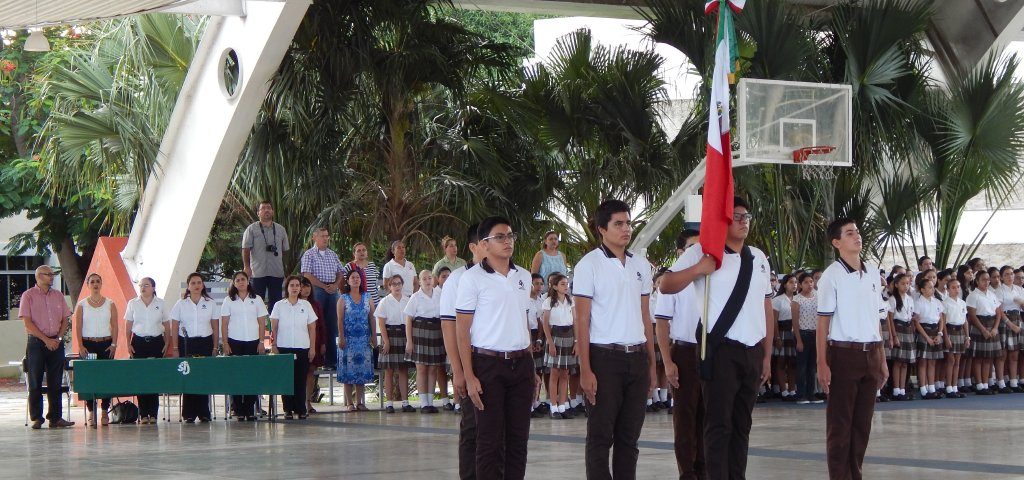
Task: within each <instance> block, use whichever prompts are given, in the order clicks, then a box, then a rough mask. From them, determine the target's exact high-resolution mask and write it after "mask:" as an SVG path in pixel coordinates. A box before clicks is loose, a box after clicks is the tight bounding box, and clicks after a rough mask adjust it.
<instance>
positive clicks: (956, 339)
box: [946, 325, 967, 354]
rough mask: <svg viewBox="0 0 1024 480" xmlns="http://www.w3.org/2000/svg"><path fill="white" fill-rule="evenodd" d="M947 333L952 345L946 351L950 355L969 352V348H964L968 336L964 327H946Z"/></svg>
mask: <svg viewBox="0 0 1024 480" xmlns="http://www.w3.org/2000/svg"><path fill="white" fill-rule="evenodd" d="M946 333H947V334H948V335H947V336H948V337H949V343H950V345H951V347H950V348H949V349H947V350H946V351H947V352H948V353H953V354H961V353H964V352H965V351H967V348H966V347H965V346H964V344H965V343H967V335H964V326H963V325H946Z"/></svg>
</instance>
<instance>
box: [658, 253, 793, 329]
mask: <svg viewBox="0 0 1024 480" xmlns="http://www.w3.org/2000/svg"><path fill="white" fill-rule="evenodd" d="M750 253H751V254H752V255H753V256H754V267H753V269H752V270H751V272H750V275H751V279H750V288H748V289H747V296H746V298H744V300H743V306H742V307H740V311H739V313H737V314H736V321H735V323H733V324H732V327H731V328H729V331H728V332H726V334H725V336H726V338H729V339H732V340H735V341H737V342H740V343H742V344H744V345H747V346H754V345H757V343H758V342H760V341H761V340H763V339H764V337H765V335H767V324H766V323H765V322H766V319H765V310H764V303H765V299H771V298H772V296H773V295H775V291H774V290H772V281H771V275H772V269H771V266H770V265H769V264H768V258H767V257H765V255H764V252H762V251H761V250H760V249H757V248H754V247H750ZM703 257H704V250H703V248H701V246H700V244H697V245H694V246H692V247H690V248H688V249H686V251H685V252H683V255H682V256H681V257H679V259H678V260H676V263H675V264H674V265H672V268H670V270H672V271H675V272H678V271H681V270H685V269H687V268H690V267H692V266H694V265H696V264H697V263H698V262H700V260H701V258H703ZM740 263H741V260H740V254H739V253H736V252H733V251H732V250H731V249H729V248H726V250H725V255H723V256H722V266H721V267H720V268H719V269H718V270H716V271H715V272H714V273H712V274H711V294H710V296H709V297H708V310H707V311H708V331H709V332H710V331H711V330H712V329H714V328H715V324H716V323H718V320H719V317H720V316H721V315H722V310H724V309H725V304H726V303H727V302H728V300H729V297H730V296H731V295H732V290H733V288H734V287H735V286H736V281H737V280H738V277H739V273H740ZM693 286H694V288H695V289H696V292H695V293H696V295H697V298H704V289H705V287H706V285H705V280H704V277H703V276H700V277H698V278H697V279H696V280H694V281H693Z"/></svg>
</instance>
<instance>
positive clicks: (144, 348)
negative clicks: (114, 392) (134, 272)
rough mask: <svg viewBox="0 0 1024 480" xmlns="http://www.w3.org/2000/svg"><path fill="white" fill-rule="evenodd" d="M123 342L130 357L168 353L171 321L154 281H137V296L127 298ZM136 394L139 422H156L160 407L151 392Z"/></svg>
mask: <svg viewBox="0 0 1024 480" xmlns="http://www.w3.org/2000/svg"><path fill="white" fill-rule="evenodd" d="M124 325H125V335H126V336H127V337H128V338H127V341H126V342H125V343H126V344H127V345H128V353H129V354H131V357H132V358H160V357H164V356H167V355H168V354H169V353H170V347H171V341H170V338H171V320H170V318H169V317H168V311H167V308H165V306H164V301H163V299H161V298H159V297H157V296H156V282H155V281H153V279H152V278H149V277H146V278H143V279H142V280H140V281H139V296H138V297H135V298H133V299H131V300H129V301H128V306H127V307H126V308H125V311H124ZM137 396H138V397H139V423H142V424H143V425H146V424H150V423H156V414H157V411H158V409H159V406H160V402H159V400H158V398H159V397H158V396H157V395H155V394H145V395H137Z"/></svg>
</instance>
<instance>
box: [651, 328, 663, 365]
mask: <svg viewBox="0 0 1024 480" xmlns="http://www.w3.org/2000/svg"><path fill="white" fill-rule="evenodd" d="M651 331H652V332H653V335H652V336H653V337H654V363H655V364H657V365H658V366H662V365H664V364H665V359H663V358H661V347H659V346H658V329H657V328H655V327H654V325H651Z"/></svg>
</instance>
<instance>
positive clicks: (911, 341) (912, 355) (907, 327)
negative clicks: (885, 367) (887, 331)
mask: <svg viewBox="0 0 1024 480" xmlns="http://www.w3.org/2000/svg"><path fill="white" fill-rule="evenodd" d="M895 322H896V340H898V341H899V342H900V344H899V346H896V345H895V344H894V345H893V346H892V359H893V360H897V361H900V362H906V363H914V362H915V361H917V338H916V335H915V334H914V325H913V324H911V323H910V322H903V321H899V320H896V321H895Z"/></svg>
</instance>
